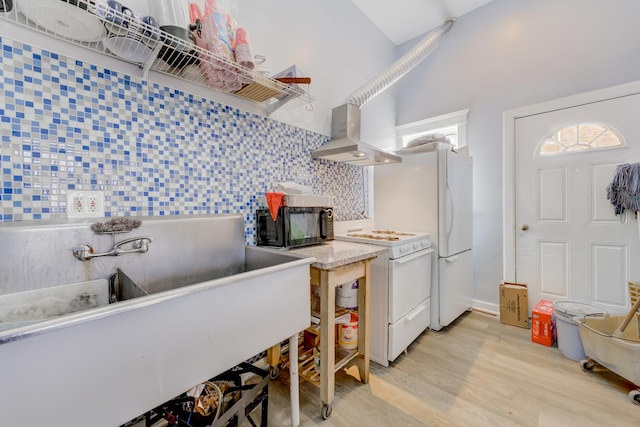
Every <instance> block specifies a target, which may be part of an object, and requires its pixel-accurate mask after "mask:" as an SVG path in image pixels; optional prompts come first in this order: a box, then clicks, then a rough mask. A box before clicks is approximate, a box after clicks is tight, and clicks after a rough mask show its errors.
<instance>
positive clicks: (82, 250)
mask: <svg viewBox="0 0 640 427" xmlns="http://www.w3.org/2000/svg"><path fill="white" fill-rule="evenodd" d="M151 242H153V238H151V237H132V238H130V239H125V240H121V241H119V242H115V243H114V244H113V248H111V250H110V251H108V252H102V253H94V251H93V248H92V247H91V246H89V245H78V246H76V247H75V248H73V256H75V257H76V258H78V259H79V260H81V261H88V260H90V259H91V258H97V257H103V256H118V255H122V254H130V253H136V252H139V253H146V252H148V251H149V243H151ZM126 245H131V247H130V248H129V249H126V248H123V246H126Z"/></svg>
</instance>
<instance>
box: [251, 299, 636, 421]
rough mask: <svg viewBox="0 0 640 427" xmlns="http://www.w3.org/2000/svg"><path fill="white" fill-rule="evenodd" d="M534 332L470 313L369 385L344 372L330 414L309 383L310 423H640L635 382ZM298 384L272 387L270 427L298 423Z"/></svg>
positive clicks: (303, 391) (303, 392) (305, 394)
mask: <svg viewBox="0 0 640 427" xmlns="http://www.w3.org/2000/svg"><path fill="white" fill-rule="evenodd" d="M529 334H530V330H527V329H522V328H517V327H513V326H507V325H503V324H501V323H500V322H499V321H498V319H497V318H495V317H493V316H490V315H486V314H482V313H476V312H472V313H467V314H465V315H463V316H462V317H461V318H460V319H458V320H457V321H456V322H455V323H454V324H453V325H451V326H449V327H447V328H445V329H443V330H442V331H440V332H433V331H427V332H426V333H424V334H423V335H422V336H420V337H419V338H418V339H417V340H416V341H415V342H414V343H413V344H412V345H411V346H410V347H409V351H408V354H406V355H401V356H400V357H399V358H398V359H397V360H396V362H394V363H393V364H392V365H391V366H390V367H389V368H383V367H382V366H380V365H378V364H376V363H372V364H371V378H370V382H369V384H361V383H360V382H358V381H357V380H356V378H354V377H353V376H352V375H355V376H357V370H356V369H355V367H353V368H350V369H349V371H348V372H340V373H338V374H337V375H336V397H335V399H334V401H333V413H332V415H331V417H330V418H329V419H328V420H322V418H321V416H320V406H321V404H320V397H319V390H318V389H317V388H316V387H314V386H313V385H311V384H309V383H307V382H305V381H301V384H300V406H301V426H303V427H304V426H324V427H333V426H344V427H347V426H348V427H356V426H357V427H359V426H367V427H373V426H385V427H386V426H393V427H403V426H491V427H494V426H540V427H542V426H544V427H554V426H562V427H565V426H580V427H583V426H584V427H590V426H599V427H600V426H615V427H624V426H635V427H638V426H640V406H638V405H634V404H633V403H631V401H630V399H629V398H628V396H627V393H628V392H629V390H631V389H632V388H634V386H633V384H631V383H629V382H628V381H626V380H624V379H622V378H620V377H618V376H617V375H615V374H613V373H611V372H610V371H607V370H602V369H598V368H596V371H595V372H594V373H586V372H583V371H582V369H581V368H580V366H579V364H578V363H577V362H574V361H572V360H570V359H567V358H565V357H564V356H563V355H562V354H561V353H560V352H559V350H558V349H557V348H556V347H553V348H549V347H545V346H542V345H539V344H535V343H532V342H531V340H530V335H529ZM639 357H640V354H639ZM288 386H289V383H288V372H281V373H280V376H279V377H278V379H277V380H275V381H271V382H270V384H269V399H270V400H269V420H268V421H269V426H276V427H280V426H288V425H290V418H289V417H290V413H289V400H288ZM258 413H259V411H255V414H256V415H255V416H254V421H256V422H259V418H260V417H259V414H258ZM245 424H246V425H249V424H248V422H246V423H243V427H244V425H245Z"/></svg>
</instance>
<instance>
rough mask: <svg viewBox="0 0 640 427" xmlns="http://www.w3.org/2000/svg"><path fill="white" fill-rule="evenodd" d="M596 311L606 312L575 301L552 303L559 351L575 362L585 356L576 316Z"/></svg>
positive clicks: (595, 312)
mask: <svg viewBox="0 0 640 427" xmlns="http://www.w3.org/2000/svg"><path fill="white" fill-rule="evenodd" d="M597 313H606V310H603V309H601V308H600V307H596V306H594V305H590V304H585V303H582V302H575V301H557V302H555V303H554V304H553V315H554V317H555V319H556V332H557V337H558V349H559V350H560V353H562V354H563V355H564V356H565V357H567V358H569V359H571V360H575V361H576V362H579V361H580V360H582V359H584V358H586V357H587V356H586V354H585V352H584V347H583V346H582V339H581V338H580V329H579V326H578V325H579V323H578V322H577V320H576V318H578V317H582V316H585V315H587V314H597Z"/></svg>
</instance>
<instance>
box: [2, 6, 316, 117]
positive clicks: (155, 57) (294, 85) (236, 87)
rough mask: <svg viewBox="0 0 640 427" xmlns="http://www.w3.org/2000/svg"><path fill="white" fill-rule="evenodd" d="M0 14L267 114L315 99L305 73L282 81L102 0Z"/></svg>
mask: <svg viewBox="0 0 640 427" xmlns="http://www.w3.org/2000/svg"><path fill="white" fill-rule="evenodd" d="M0 19H4V20H7V21H11V22H13V23H15V24H18V25H21V26H24V27H27V28H30V29H33V30H35V31H38V32H40V33H45V34H48V35H50V36H52V37H55V38H57V39H60V40H64V41H65V42H68V43H71V44H74V45H78V46H82V47H84V48H87V49H90V50H93V51H96V52H99V53H101V54H105V55H109V56H112V57H115V58H118V59H120V60H124V61H127V62H129V63H133V64H137V65H138V66H139V67H140V69H141V77H142V78H143V79H147V78H148V75H149V71H155V72H158V73H163V74H167V75H170V76H172V77H176V78H180V79H183V80H186V81H189V82H191V83H195V84H197V85H200V86H204V87H208V88H211V89H214V90H216V91H219V92H224V93H229V94H232V95H235V96H238V97H240V98H244V99H248V100H251V101H255V102H258V103H264V105H265V106H266V109H267V112H268V113H269V114H270V113H272V112H274V111H275V110H277V109H278V108H280V107H282V106H283V105H285V104H287V103H289V102H290V101H293V100H297V102H296V104H297V103H301V104H305V103H311V102H312V101H313V99H312V98H311V96H310V95H309V92H308V84H309V83H310V79H308V78H302V79H288V81H287V82H286V83H283V82H282V81H279V80H276V79H274V78H270V77H267V76H264V75H262V74H259V73H257V72H255V71H253V70H251V69H249V68H247V67H244V66H242V65H240V64H239V63H236V62H235V61H234V60H233V59H232V58H230V57H227V56H224V55H218V54H215V53H213V52H211V51H209V50H207V49H204V48H203V47H201V46H198V45H196V43H194V42H193V41H192V40H185V39H183V38H181V37H177V36H175V35H173V34H170V33H168V32H166V31H163V30H162V29H160V28H159V27H158V26H157V24H155V23H154V19H152V18H149V17H138V16H135V15H134V14H133V13H132V12H131V11H130V10H129V9H127V8H123V10H122V11H120V10H116V9H113V8H111V7H109V6H108V5H107V2H106V0H0ZM301 84H302V86H301ZM303 86H306V87H307V89H306V90H305V89H303V88H302V87H303Z"/></svg>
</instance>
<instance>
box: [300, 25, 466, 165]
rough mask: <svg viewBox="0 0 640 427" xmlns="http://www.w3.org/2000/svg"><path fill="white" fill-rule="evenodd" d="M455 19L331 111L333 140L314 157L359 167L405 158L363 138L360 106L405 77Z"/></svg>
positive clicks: (396, 161) (436, 30)
mask: <svg viewBox="0 0 640 427" xmlns="http://www.w3.org/2000/svg"><path fill="white" fill-rule="evenodd" d="M453 22H454V20H453V19H450V20H448V21H446V22H445V23H444V24H442V25H441V26H439V27H438V28H436V29H434V30H432V31H430V32H429V33H428V34H427V36H426V37H425V38H424V39H422V40H421V41H420V42H419V43H418V44H417V45H416V46H414V47H413V48H412V49H411V50H410V51H408V52H407V53H405V54H404V55H403V56H402V57H401V58H400V59H398V60H397V61H396V62H394V63H393V65H391V67H389V68H388V69H387V70H386V71H384V72H383V73H381V74H379V75H378V76H376V77H374V78H373V79H371V80H369V81H368V82H367V83H365V84H364V85H363V86H362V87H360V88H359V89H358V90H356V91H355V92H354V93H353V94H351V96H349V97H348V98H347V99H346V101H345V103H344V104H343V105H341V106H339V107H336V108H334V109H333V111H332V113H331V141H329V142H328V143H326V144H325V145H323V146H322V147H320V148H318V149H317V150H315V151H314V152H312V153H311V157H313V158H314V159H325V160H331V161H334V162H344V163H350V164H353V165H358V166H369V165H380V164H386V163H399V162H402V158H401V157H399V156H396V155H394V154H391V153H388V152H385V151H383V150H380V149H379V148H376V147H374V146H372V145H369V144H366V143H364V142H362V141H360V109H361V108H362V106H363V105H364V104H365V103H367V102H369V101H370V100H372V99H373V98H375V97H376V96H378V95H379V94H380V93H382V92H384V91H385V90H387V89H388V88H389V87H390V86H391V85H393V84H394V83H395V82H397V81H398V80H400V79H401V78H402V77H404V76H405V75H406V74H407V73H408V72H409V71H411V70H412V69H413V68H414V67H415V66H416V65H418V64H419V63H420V62H421V61H422V60H423V59H424V58H426V57H427V56H428V55H429V54H430V53H431V52H433V51H434V50H435V48H436V47H437V46H438V42H439V40H440V38H441V37H442V36H443V35H444V34H445V33H447V32H448V31H449V30H450V29H451V27H452V26H453Z"/></svg>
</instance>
